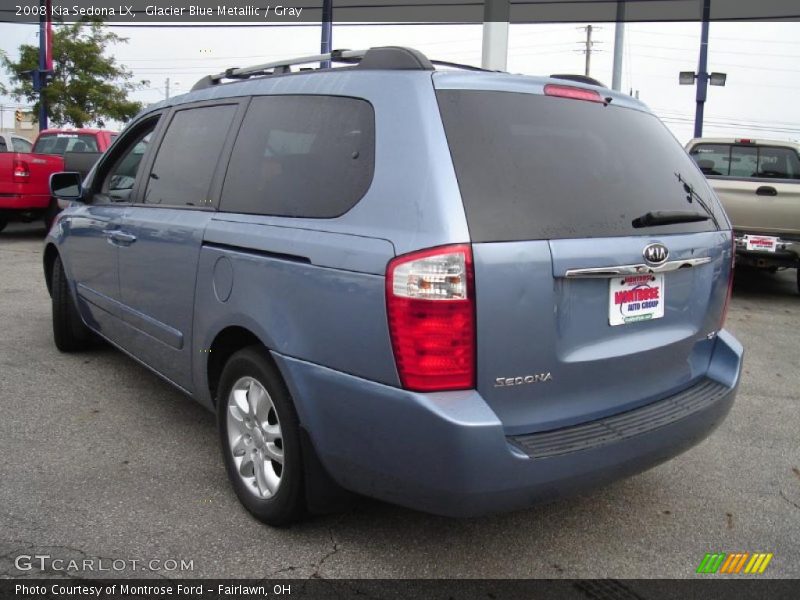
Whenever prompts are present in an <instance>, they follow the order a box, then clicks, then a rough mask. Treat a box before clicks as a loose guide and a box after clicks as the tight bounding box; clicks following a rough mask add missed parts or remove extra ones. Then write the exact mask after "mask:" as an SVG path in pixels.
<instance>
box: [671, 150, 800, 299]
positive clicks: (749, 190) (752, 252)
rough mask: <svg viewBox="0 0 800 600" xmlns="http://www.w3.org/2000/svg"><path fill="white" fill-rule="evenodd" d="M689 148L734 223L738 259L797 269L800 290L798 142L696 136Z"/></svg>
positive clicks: (761, 265)
mask: <svg viewBox="0 0 800 600" xmlns="http://www.w3.org/2000/svg"><path fill="white" fill-rule="evenodd" d="M686 149H687V150H688V152H689V155H690V156H691V157H692V158H693V159H694V160H695V162H696V163H697V164H698V166H699V167H700V170H701V171H703V173H704V174H705V175H706V177H707V178H708V180H709V182H710V183H711V186H712V187H713V188H714V190H715V191H716V193H717V195H718V196H719V199H720V201H721V202H722V205H723V206H724V207H725V211H726V212H727V213H728V217H729V218H730V220H731V221H732V222H733V229H734V234H735V237H736V261H737V264H743V265H748V266H752V267H758V268H762V269H768V270H770V271H772V272H775V271H777V270H778V269H779V268H791V269H798V270H797V290H798V292H800V144H797V143H793V142H784V141H777V140H754V139H741V138H739V139H729V138H695V139H693V140H691V141H690V142H689V144H688V145H687V146H686Z"/></svg>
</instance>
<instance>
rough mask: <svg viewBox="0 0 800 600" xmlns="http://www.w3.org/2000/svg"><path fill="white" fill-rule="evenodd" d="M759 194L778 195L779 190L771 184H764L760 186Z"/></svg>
mask: <svg viewBox="0 0 800 600" xmlns="http://www.w3.org/2000/svg"><path fill="white" fill-rule="evenodd" d="M756 195H757V196H777V195H778V190H776V189H775V188H774V187H772V186H771V185H762V186H761V187H760V188H758V189H757V190H756Z"/></svg>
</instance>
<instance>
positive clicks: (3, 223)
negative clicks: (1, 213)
mask: <svg viewBox="0 0 800 600" xmlns="http://www.w3.org/2000/svg"><path fill="white" fill-rule="evenodd" d="M6 225H8V221H7V220H6V219H0V231H3V229H5V228H6Z"/></svg>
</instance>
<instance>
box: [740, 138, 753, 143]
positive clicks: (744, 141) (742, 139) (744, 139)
mask: <svg viewBox="0 0 800 600" xmlns="http://www.w3.org/2000/svg"><path fill="white" fill-rule="evenodd" d="M736 143H737V144H755V143H756V141H755V140H752V139H750V138H739V139H738V140H736Z"/></svg>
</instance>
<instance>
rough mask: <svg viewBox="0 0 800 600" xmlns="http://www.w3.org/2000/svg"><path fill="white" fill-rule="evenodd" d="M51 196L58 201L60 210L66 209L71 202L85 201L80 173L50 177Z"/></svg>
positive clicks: (59, 174)
mask: <svg viewBox="0 0 800 600" xmlns="http://www.w3.org/2000/svg"><path fill="white" fill-rule="evenodd" d="M50 194H51V195H52V196H54V197H55V198H56V200H58V206H59V208H66V207H67V206H69V204H70V203H71V202H80V201H82V199H83V190H82V189H81V175H80V173H74V172H67V173H53V174H52V175H50Z"/></svg>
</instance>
